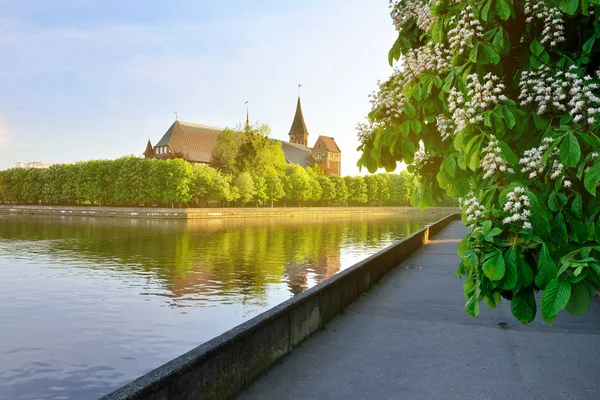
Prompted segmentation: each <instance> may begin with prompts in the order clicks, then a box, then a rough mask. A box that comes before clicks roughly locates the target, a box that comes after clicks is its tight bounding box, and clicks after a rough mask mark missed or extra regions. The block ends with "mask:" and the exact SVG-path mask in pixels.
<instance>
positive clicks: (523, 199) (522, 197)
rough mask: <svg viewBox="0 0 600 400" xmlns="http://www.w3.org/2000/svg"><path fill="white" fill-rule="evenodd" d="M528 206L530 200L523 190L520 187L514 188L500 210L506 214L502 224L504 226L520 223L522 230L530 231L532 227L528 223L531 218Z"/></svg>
mask: <svg viewBox="0 0 600 400" xmlns="http://www.w3.org/2000/svg"><path fill="white" fill-rule="evenodd" d="M530 205H531V204H530V199H529V196H527V194H526V193H525V189H524V188H522V187H516V188H514V189H513V190H512V191H511V192H509V193H508V195H507V200H506V203H504V206H503V208H502V210H503V211H504V212H505V213H507V216H506V218H504V219H503V220H502V223H503V224H505V225H507V224H512V223H522V224H523V225H522V227H523V229H525V230H529V229H531V228H532V226H531V223H530V222H529V217H530V216H531V211H530V210H529V206H530Z"/></svg>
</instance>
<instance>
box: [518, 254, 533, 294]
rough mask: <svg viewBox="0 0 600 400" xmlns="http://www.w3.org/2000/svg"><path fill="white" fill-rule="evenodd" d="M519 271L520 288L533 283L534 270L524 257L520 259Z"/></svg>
mask: <svg viewBox="0 0 600 400" xmlns="http://www.w3.org/2000/svg"><path fill="white" fill-rule="evenodd" d="M517 273H518V275H519V281H518V282H517V283H518V285H519V288H521V289H524V288H528V287H529V286H531V284H532V283H533V270H532V269H531V266H530V265H529V264H528V263H527V261H525V260H524V259H522V258H521V259H520V260H519V265H518V268H517Z"/></svg>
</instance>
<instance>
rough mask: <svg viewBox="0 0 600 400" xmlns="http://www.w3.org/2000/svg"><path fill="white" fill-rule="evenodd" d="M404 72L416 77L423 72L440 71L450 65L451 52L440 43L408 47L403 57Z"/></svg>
mask: <svg viewBox="0 0 600 400" xmlns="http://www.w3.org/2000/svg"><path fill="white" fill-rule="evenodd" d="M403 61H404V67H405V69H406V71H405V73H406V74H407V76H410V77H411V78H412V79H418V77H419V75H420V74H422V73H423V72H426V71H429V72H434V73H437V74H439V73H441V72H443V71H445V70H448V69H450V67H451V66H452V54H451V53H450V50H448V49H447V48H445V47H444V46H443V45H442V44H439V43H438V44H435V45H433V46H422V47H417V48H416V49H410V50H408V51H407V52H406V55H405V57H404V60H403Z"/></svg>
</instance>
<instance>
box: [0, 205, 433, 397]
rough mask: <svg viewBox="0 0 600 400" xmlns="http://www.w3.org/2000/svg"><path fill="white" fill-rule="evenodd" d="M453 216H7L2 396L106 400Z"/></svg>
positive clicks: (2, 230)
mask: <svg viewBox="0 0 600 400" xmlns="http://www.w3.org/2000/svg"><path fill="white" fill-rule="evenodd" d="M442 216H443V215H441V214H431V213H429V214H415V215H398V216H393V215H392V216H390V215H380V216H375V215H372V216H361V217H356V218H345V219H341V218H338V219H336V218H325V219H323V218H320V219H317V218H314V217H313V218H272V219H215V220H192V221H183V220H142V219H140V220H137V219H111V218H86V217H23V216H0V399H2V400H29V399H52V400H66V399H77V400H85V399H96V398H98V397H99V396H101V395H103V394H106V393H108V392H110V391H112V390H114V389H115V388H117V387H119V386H121V385H123V384H125V383H127V382H129V381H131V380H132V379H134V378H136V377H138V376H140V375H142V374H143V373H145V372H148V371H150V370H152V369H154V368H156V367H158V366H159V365H161V364H163V363H165V362H167V361H169V360H171V359H172V358H174V357H177V356H179V355H181V354H183V353H185V352H187V351H189V350H191V349H192V348H194V347H196V346H198V345H199V344H201V343H203V342H205V341H207V340H210V339H212V338H213V337H215V336H217V335H219V334H221V333H223V332H225V331H226V330H228V329H230V328H232V327H234V326H236V325H238V324H240V323H242V322H244V321H245V320H248V319H250V318H252V317H254V316H256V315H258V314H260V313H261V312H263V311H265V310H267V309H268V308H270V307H273V306H275V305H277V304H279V303H281V302H283V301H285V300H287V299H289V298H290V297H291V296H293V295H295V294H298V293H300V292H302V291H303V290H306V289H307V288H310V287H312V286H314V285H316V284H318V283H319V282H321V281H323V280H325V279H327V278H328V277H330V276H332V275H334V274H335V273H337V272H339V271H341V270H343V269H345V268H347V267H349V266H351V265H353V264H354V263H356V262H358V261H360V260H362V259H364V258H366V257H367V256H369V255H370V254H373V253H375V252H377V251H378V250H380V249H382V248H384V247H386V246H388V245H390V244H391V243H393V242H395V241H397V240H399V239H401V238H403V237H406V236H407V235H409V234H410V233H412V232H415V231H417V230H418V229H420V228H422V227H423V226H424V225H425V224H426V223H428V222H433V221H435V220H438V219H440V218H441V217H442Z"/></svg>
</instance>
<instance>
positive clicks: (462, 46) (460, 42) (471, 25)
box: [448, 7, 483, 54]
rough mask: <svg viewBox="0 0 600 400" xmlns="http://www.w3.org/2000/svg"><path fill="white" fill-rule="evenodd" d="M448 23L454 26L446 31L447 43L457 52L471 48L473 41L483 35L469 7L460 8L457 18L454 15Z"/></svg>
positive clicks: (481, 28)
mask: <svg viewBox="0 0 600 400" xmlns="http://www.w3.org/2000/svg"><path fill="white" fill-rule="evenodd" d="M450 24H451V25H454V28H452V29H450V30H449V31H448V44H449V45H450V49H452V52H456V53H457V54H463V53H464V52H465V51H467V50H470V49H472V48H473V46H474V42H475V41H476V40H478V39H481V38H482V37H483V26H482V25H481V22H479V20H478V19H477V18H476V17H475V13H474V12H473V8H471V7H467V8H465V9H464V10H462V11H461V13H460V16H459V17H458V19H457V18H456V16H453V17H452V18H450Z"/></svg>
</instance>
